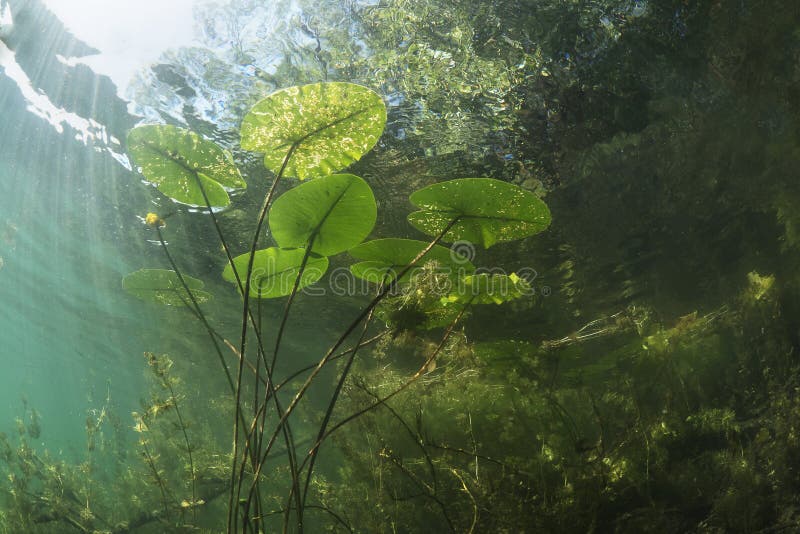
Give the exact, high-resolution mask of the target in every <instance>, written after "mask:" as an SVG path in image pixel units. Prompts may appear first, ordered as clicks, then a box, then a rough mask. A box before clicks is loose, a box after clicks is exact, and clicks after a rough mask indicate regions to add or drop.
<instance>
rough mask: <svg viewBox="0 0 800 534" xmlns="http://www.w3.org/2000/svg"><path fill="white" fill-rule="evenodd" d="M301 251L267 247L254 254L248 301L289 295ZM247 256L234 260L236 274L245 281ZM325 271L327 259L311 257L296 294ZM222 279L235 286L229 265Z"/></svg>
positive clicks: (300, 263) (314, 255)
mask: <svg viewBox="0 0 800 534" xmlns="http://www.w3.org/2000/svg"><path fill="white" fill-rule="evenodd" d="M305 253H306V251H305V250H303V249H299V248H297V249H282V248H277V247H270V248H266V249H262V250H257V251H256V254H255V258H254V259H253V270H252V273H251V275H250V297H252V298H265V299H272V298H278V297H285V296H286V295H289V294H291V292H292V288H293V287H294V284H295V280H296V279H297V275H298V274H299V273H300V266H301V265H302V263H303V256H305ZM249 258H250V254H249V253H248V254H242V255H240V256H237V257H235V258H234V259H233V263H234V264H235V265H236V272H237V273H239V276H241V277H242V278H244V273H246V272H247V262H248V260H249ZM327 270H328V258H326V257H324V256H317V255H316V254H311V256H309V258H308V260H307V261H306V266H305V268H304V269H303V274H302V276H301V277H300V284H299V285H298V287H297V289H298V291H299V290H300V289H303V288H304V287H306V286H309V285H311V284H313V283H314V282H316V281H318V280H319V279H320V278H322V275H324V274H325V271H327ZM222 277H223V278H224V279H225V280H227V281H228V282H233V283H236V278H235V277H234V276H233V269H232V268H231V266H230V264H228V265H226V266H225V270H224V271H222Z"/></svg>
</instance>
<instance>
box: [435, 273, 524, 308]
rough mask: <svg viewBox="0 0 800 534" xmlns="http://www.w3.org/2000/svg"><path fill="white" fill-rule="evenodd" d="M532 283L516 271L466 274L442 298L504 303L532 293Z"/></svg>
mask: <svg viewBox="0 0 800 534" xmlns="http://www.w3.org/2000/svg"><path fill="white" fill-rule="evenodd" d="M532 294H533V290H532V289H531V286H530V284H529V283H528V282H527V281H526V280H524V279H523V278H520V277H519V276H517V275H516V274H515V273H511V274H509V275H505V274H489V273H481V274H474V275H470V276H465V277H464V278H463V279H461V280H460V281H459V284H458V287H457V288H456V290H455V291H453V292H452V293H450V294H449V295H448V296H447V297H444V298H443V299H442V302H443V303H463V302H469V303H471V304H502V303H504V302H508V301H510V300H516V299H518V298H521V297H524V296H528V295H532Z"/></svg>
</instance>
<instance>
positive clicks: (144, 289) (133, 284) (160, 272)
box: [122, 269, 211, 306]
mask: <svg viewBox="0 0 800 534" xmlns="http://www.w3.org/2000/svg"><path fill="white" fill-rule="evenodd" d="M182 276H183V280H184V282H186V286H187V287H188V288H189V290H190V291H191V292H192V295H193V296H194V299H195V300H196V301H197V303H198V304H202V303H204V302H208V301H209V300H211V293H208V292H206V291H202V289H203V287H205V284H204V283H203V281H202V280H198V279H197V278H192V277H191V276H186V275H185V274H184V275H182ZM122 288H123V289H124V290H125V291H127V292H128V293H130V294H131V295H134V296H136V297H138V298H140V299H142V300H147V301H150V302H158V303H159V304H166V305H167V306H183V305H184V304H190V303H191V299H190V298H189V293H187V292H186V289H185V288H184V287H183V285H182V284H181V281H180V278H178V273H176V272H175V271H172V270H169V269H139V270H138V271H135V272H132V273H130V274H129V275H127V276H125V278H123V279H122Z"/></svg>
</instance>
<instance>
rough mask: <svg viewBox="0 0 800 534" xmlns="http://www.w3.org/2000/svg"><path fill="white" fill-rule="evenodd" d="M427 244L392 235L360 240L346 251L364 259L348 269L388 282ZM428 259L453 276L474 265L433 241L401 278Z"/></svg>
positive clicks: (368, 278) (439, 269)
mask: <svg viewBox="0 0 800 534" xmlns="http://www.w3.org/2000/svg"><path fill="white" fill-rule="evenodd" d="M427 246H428V243H426V242H424V241H416V240H413V239H395V238H390V239H376V240H374V241H368V242H366V243H361V244H360V245H358V246H356V247H354V248H352V249H350V250H349V253H350V255H351V256H353V257H354V258H357V259H360V260H365V261H362V262H360V263H356V264H354V265H351V266H350V272H352V273H353V275H355V276H357V277H358V278H361V279H363V280H367V281H369V282H375V283H381V282H389V281H391V280H392V279H393V278H394V277H395V275H397V273H398V272H399V271H400V270H402V269H403V268H404V267H405V266H406V265H408V264H409V263H411V260H413V259H414V258H415V257H417V255H418V254H419V253H420V252H422V251H423V250H424V249H425V247H427ZM431 261H435V262H436V263H437V264H438V268H437V270H438V271H439V272H446V273H449V274H452V275H454V276H459V275H460V276H463V275H466V274H471V273H473V272H474V271H475V266H474V265H472V263H471V262H470V261H469V258H467V257H465V256H463V255H462V254H460V253H459V252H457V251H456V250H451V249H447V248H445V247H442V246H439V245H436V246H434V247H433V248H432V249H431V250H429V251H428V252H427V253H426V254H425V256H423V257H422V258H421V259H420V260H419V261H418V262H417V263H416V265H415V266H414V267H413V268H412V269H410V270H409V271H408V273H407V274H406V275H404V276H403V280H408V279H409V278H410V277H411V276H413V275H414V273H416V272H417V271H418V270H419V269H421V268H422V267H423V266H424V265H425V264H426V263H428V262H431Z"/></svg>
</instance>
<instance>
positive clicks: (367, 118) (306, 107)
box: [241, 82, 386, 180]
mask: <svg viewBox="0 0 800 534" xmlns="http://www.w3.org/2000/svg"><path fill="white" fill-rule="evenodd" d="M385 126H386V106H385V105H384V103H383V100H382V99H381V97H380V96H379V95H378V94H377V93H375V92H374V91H372V90H371V89H368V88H366V87H362V86H360V85H356V84H352V83H344V82H327V83H315V84H310V85H303V86H297V87H289V88H287V89H281V90H280V91H276V92H274V93H272V94H271V95H269V96H268V97H266V98H265V99H263V100H261V101H260V102H258V103H257V104H256V105H255V106H253V108H252V109H251V110H250V112H249V113H248V114H247V115H245V117H244V120H243V121H242V129H241V135H242V148H244V149H245V150H252V151H254V152H263V153H264V166H266V167H267V169H269V170H271V171H272V172H275V173H277V172H279V171H280V169H281V167H282V166H283V163H284V160H285V159H286V155H287V154H288V153H289V152H290V151H291V158H290V159H289V162H288V164H287V165H286V168H285V169H284V175H285V176H294V177H297V178H299V179H301V180H305V179H306V178H318V177H320V176H326V175H328V174H331V173H333V172H336V171H339V170H342V169H344V168H346V167H347V166H349V165H350V164H352V163H353V162H355V161H358V160H359V159H361V156H363V155H364V154H366V153H367V152H369V151H370V150H371V149H372V147H373V146H375V143H376V142H377V141H378V138H380V136H381V134H382V133H383V129H384V127H385Z"/></svg>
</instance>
